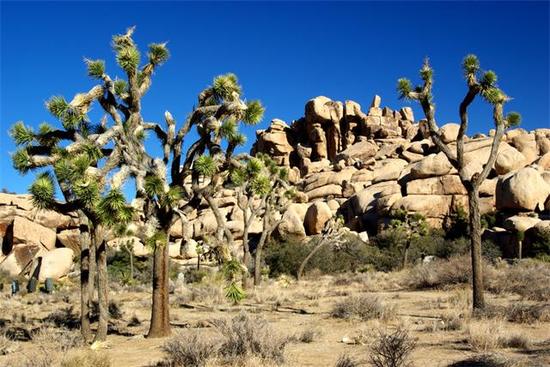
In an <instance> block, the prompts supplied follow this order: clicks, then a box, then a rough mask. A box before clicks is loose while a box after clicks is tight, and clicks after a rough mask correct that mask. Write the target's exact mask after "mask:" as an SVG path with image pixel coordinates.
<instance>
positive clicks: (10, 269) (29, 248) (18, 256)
mask: <svg viewBox="0 0 550 367" xmlns="http://www.w3.org/2000/svg"><path fill="white" fill-rule="evenodd" d="M40 250H41V249H40V246H38V245H34V244H19V245H17V246H14V247H13V249H12V250H11V252H10V253H9V254H8V255H7V256H5V257H4V258H3V260H2V262H1V263H0V271H3V272H6V273H7V274H9V275H10V276H12V277H16V276H18V275H19V273H21V271H23V270H24V269H25V268H26V267H27V266H28V265H29V264H30V263H31V262H32V261H33V259H34V257H35V255H36V254H37V253H38V252H39V251H40Z"/></svg>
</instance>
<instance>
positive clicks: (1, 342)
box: [0, 335, 17, 356]
mask: <svg viewBox="0 0 550 367" xmlns="http://www.w3.org/2000/svg"><path fill="white" fill-rule="evenodd" d="M16 350H17V343H16V342H14V341H13V340H11V339H10V338H8V337H6V336H5V335H0V356H4V355H6V354H10V353H12V352H15V351H16Z"/></svg>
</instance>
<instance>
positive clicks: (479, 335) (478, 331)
mask: <svg viewBox="0 0 550 367" xmlns="http://www.w3.org/2000/svg"><path fill="white" fill-rule="evenodd" d="M466 334H467V337H466V339H467V341H468V344H469V345H470V347H471V348H472V350H475V351H478V352H488V351H491V350H494V349H497V348H499V347H502V345H503V343H504V340H505V339H504V337H505V332H504V329H503V324H502V321H500V320H496V319H492V320H482V321H473V322H471V323H470V324H469V325H468V327H467V330H466Z"/></svg>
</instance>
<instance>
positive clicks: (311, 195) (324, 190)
mask: <svg viewBox="0 0 550 367" xmlns="http://www.w3.org/2000/svg"><path fill="white" fill-rule="evenodd" d="M306 194H307V197H308V199H309V200H310V201H312V200H315V199H319V198H327V197H341V196H342V186H340V185H334V184H332V185H326V186H321V187H318V188H316V189H313V190H311V191H308V192H306Z"/></svg>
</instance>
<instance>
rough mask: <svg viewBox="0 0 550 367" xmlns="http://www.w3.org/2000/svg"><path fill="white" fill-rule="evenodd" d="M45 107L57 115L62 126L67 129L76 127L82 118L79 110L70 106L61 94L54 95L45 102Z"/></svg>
mask: <svg viewBox="0 0 550 367" xmlns="http://www.w3.org/2000/svg"><path fill="white" fill-rule="evenodd" d="M46 108H47V109H48V111H50V113H51V114H52V115H53V116H54V117H57V118H58V119H59V120H60V121H61V123H62V124H63V127H64V128H65V129H68V130H72V129H76V128H77V126H78V124H79V123H81V122H82V120H83V119H84V115H83V114H82V113H80V111H77V110H75V109H74V108H71V106H70V104H69V103H68V102H67V101H66V100H65V98H63V97H62V96H54V97H52V98H50V99H49V100H48V101H47V102H46Z"/></svg>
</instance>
